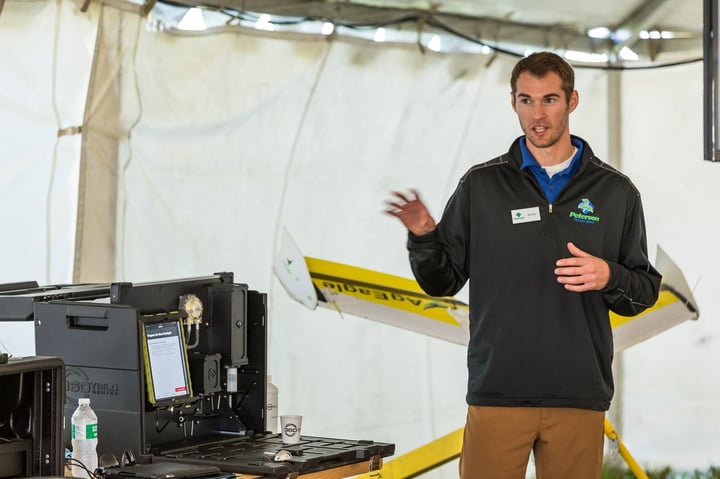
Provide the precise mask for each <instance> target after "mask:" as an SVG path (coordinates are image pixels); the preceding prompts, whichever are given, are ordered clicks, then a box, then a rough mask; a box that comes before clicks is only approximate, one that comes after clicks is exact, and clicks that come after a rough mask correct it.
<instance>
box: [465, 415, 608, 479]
mask: <svg viewBox="0 0 720 479" xmlns="http://www.w3.org/2000/svg"><path fill="white" fill-rule="evenodd" d="M604 420H605V413H604V412H602V411H590V410H586V409H573V408H541V407H493V406H469V407H468V414H467V423H466V424H465V434H464V438H463V446H462V452H461V454H460V477H461V479H524V478H525V472H526V470H527V464H528V460H529V458H530V451H533V453H534V455H535V472H536V476H537V479H599V478H600V474H601V470H602V460H603V445H604V437H603V434H604Z"/></svg>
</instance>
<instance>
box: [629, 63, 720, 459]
mask: <svg viewBox="0 0 720 479" xmlns="http://www.w3.org/2000/svg"><path fill="white" fill-rule="evenodd" d="M702 75H703V72H702V64H699V63H698V64H693V65H687V66H679V67H674V68H665V69H662V70H646V71H639V72H626V73H624V76H623V95H624V102H623V124H624V129H623V134H624V142H623V156H624V162H623V165H624V171H625V172H626V173H627V174H628V175H630V176H631V177H632V178H633V179H634V181H635V184H636V185H637V186H638V188H639V189H640V191H641V193H642V196H643V205H644V207H645V214H646V221H647V225H648V232H649V241H650V243H651V244H650V248H651V251H653V250H654V247H655V243H658V244H660V245H661V246H662V247H663V249H664V250H665V251H667V252H668V254H669V255H670V256H671V257H672V258H673V259H674V260H675V261H676V262H677V263H678V264H679V265H680V267H681V268H682V269H683V271H684V274H685V276H686V278H687V280H688V283H689V285H690V286H691V287H692V288H694V292H693V294H694V296H695V299H696V300H697V302H698V304H699V307H700V319H699V320H698V321H697V322H691V323H684V324H681V325H679V326H677V327H675V328H673V329H671V330H669V331H666V332H664V333H662V334H660V335H658V336H656V337H654V338H651V339H650V340H648V341H645V342H643V343H641V344H638V345H637V346H634V347H632V348H630V349H629V350H628V351H627V352H626V353H625V380H624V395H623V401H624V410H625V414H624V416H625V419H624V439H625V440H626V442H627V444H628V445H629V447H631V451H632V452H633V453H634V454H635V455H636V456H637V457H638V458H639V459H640V460H641V461H642V462H649V463H652V464H656V465H661V464H666V463H669V464H672V465H674V466H675V467H678V468H685V469H692V468H696V467H703V466H704V465H706V464H715V465H717V464H719V463H720V439H719V438H718V435H717V424H718V423H720V402H718V398H719V397H720V372H718V369H717V367H715V365H716V364H720V348H719V347H718V339H720V323H719V322H718V321H717V319H718V317H719V316H720V276H719V275H718V271H719V270H720V256H719V255H718V254H717V246H716V244H715V243H716V241H717V238H718V237H720V223H718V222H717V221H715V220H714V218H713V214H712V213H711V212H710V211H708V205H712V204H713V203H714V200H715V197H716V196H717V195H716V193H717V188H718V186H717V185H718V181H720V169H718V167H720V165H718V164H713V163H710V162H705V161H700V160H701V158H702V156H703V150H702V145H703V134H702V132H703V124H702V105H703V98H702V78H703V76H702Z"/></svg>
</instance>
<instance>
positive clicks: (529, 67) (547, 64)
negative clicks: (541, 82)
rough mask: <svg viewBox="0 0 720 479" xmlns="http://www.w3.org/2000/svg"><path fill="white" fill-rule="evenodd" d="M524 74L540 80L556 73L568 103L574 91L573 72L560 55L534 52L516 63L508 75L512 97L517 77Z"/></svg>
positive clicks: (515, 89)
mask: <svg viewBox="0 0 720 479" xmlns="http://www.w3.org/2000/svg"><path fill="white" fill-rule="evenodd" d="M524 72H528V73H530V74H531V75H533V76H536V77H538V78H542V77H544V76H545V75H547V74H548V73H550V72H554V73H557V75H558V76H559V77H560V80H561V81H562V89H563V91H564V92H565V98H566V99H567V101H570V95H571V94H572V92H573V90H574V89H575V71H574V70H573V68H572V67H571V66H570V64H569V63H568V62H566V61H565V60H564V59H563V58H562V57H561V56H560V55H557V54H555V53H552V52H535V53H533V54H531V55H529V56H527V57H525V58H523V59H521V60H520V61H519V62H517V63H516V64H515V68H513V71H512V75H510V89H511V92H512V95H513V97H514V96H515V93H516V92H517V80H518V77H519V76H520V74H521V73H524Z"/></svg>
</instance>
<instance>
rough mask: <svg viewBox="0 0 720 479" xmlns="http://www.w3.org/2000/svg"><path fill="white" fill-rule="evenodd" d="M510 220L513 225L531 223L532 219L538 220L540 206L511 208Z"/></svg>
mask: <svg viewBox="0 0 720 479" xmlns="http://www.w3.org/2000/svg"><path fill="white" fill-rule="evenodd" d="M510 214H511V215H512V222H513V224H514V225H517V224H520V223H531V222H533V221H540V219H541V218H540V207H539V206H533V207H532V208H521V209H519V210H511V211H510Z"/></svg>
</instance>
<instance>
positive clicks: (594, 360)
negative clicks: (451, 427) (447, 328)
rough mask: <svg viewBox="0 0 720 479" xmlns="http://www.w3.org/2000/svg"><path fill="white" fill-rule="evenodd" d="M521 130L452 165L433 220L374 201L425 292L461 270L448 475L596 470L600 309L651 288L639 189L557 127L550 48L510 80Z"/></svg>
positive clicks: (609, 346) (572, 97) (602, 370)
mask: <svg viewBox="0 0 720 479" xmlns="http://www.w3.org/2000/svg"><path fill="white" fill-rule="evenodd" d="M510 86H511V95H512V96H511V104H512V108H513V109H514V110H515V112H516V113H517V115H518V119H519V120H520V126H521V128H522V130H523V133H524V135H523V136H521V137H520V138H518V139H517V140H516V141H515V142H514V143H513V144H512V145H511V147H510V150H509V151H508V152H507V153H506V154H504V155H502V156H499V157H497V158H495V159H493V160H491V161H489V162H486V163H482V164H479V165H475V166H473V167H472V168H470V170H469V171H468V172H467V173H466V174H465V175H464V176H463V177H462V179H461V180H460V182H459V184H458V187H457V189H456V190H455V193H454V194H453V196H452V197H451V198H450V200H449V201H448V203H447V206H446V207H445V210H444V212H443V215H442V218H441V220H440V222H439V223H437V224H436V223H435V220H434V219H433V218H432V217H431V216H430V214H429V212H428V210H427V208H426V207H425V205H424V204H423V202H422V201H421V200H420V198H419V197H418V194H417V192H415V191H411V194H403V193H399V192H393V195H394V197H393V198H392V199H391V200H390V201H388V202H387V203H388V208H387V210H386V212H387V213H388V214H390V215H392V216H395V217H397V218H399V219H400V220H401V221H402V222H403V224H404V225H405V227H406V228H407V229H408V231H409V233H408V250H409V253H410V263H411V266H412V270H413V273H414V274H415V277H416V279H417V281H418V283H419V284H420V286H421V287H422V288H423V289H424V290H425V291H426V292H427V293H428V294H430V295H434V296H451V295H454V294H455V293H457V292H458V291H459V290H460V289H461V288H462V287H463V286H464V284H465V282H466V281H468V280H469V281H470V292H469V298H470V342H469V345H468V356H467V365H468V390H467V398H466V399H467V403H468V413H467V421H466V424H465V433H464V440H463V448H462V454H461V458H460V476H461V478H463V479H484V478H488V479H516V478H517V479H521V478H524V477H525V470H526V468H527V463H528V459H529V455H530V452H531V451H532V452H533V453H534V457H535V468H536V474H537V478H538V479H593V478H599V477H600V473H601V468H602V457H603V442H604V438H603V422H604V417H605V411H606V410H607V409H608V407H609V406H610V400H611V398H612V394H613V378H612V370H611V366H612V356H613V339H612V331H611V326H610V320H609V311H610V310H612V311H613V312H615V313H617V314H622V315H635V314H638V313H640V312H641V311H643V310H644V309H646V308H648V307H649V306H651V305H652V304H654V302H655V301H656V299H657V295H658V291H659V287H660V279H661V277H660V274H659V273H658V272H657V271H656V270H655V268H653V266H652V265H651V264H650V261H649V260H648V258H647V243H646V237H645V220H644V215H643V210H642V204H641V201H640V195H639V193H638V191H637V189H636V188H635V186H634V185H633V184H632V182H631V181H630V180H629V179H628V178H627V177H626V176H624V175H622V174H621V173H619V172H618V171H616V170H615V169H613V168H612V167H610V166H608V165H607V164H605V163H603V162H602V161H600V160H599V159H598V158H597V157H595V155H594V154H593V152H592V150H591V148H590V146H589V145H588V144H587V143H586V142H585V141H584V140H582V139H581V138H579V137H576V136H572V135H571V134H570V130H569V116H570V113H572V111H573V110H574V109H575V108H576V107H577V104H578V101H579V96H578V92H577V91H576V90H575V89H574V72H573V69H572V67H571V66H570V65H569V64H568V63H567V62H566V61H565V60H563V59H562V58H561V57H559V56H558V55H555V54H553V53H548V52H539V53H534V54H532V55H530V56H528V57H526V58H523V59H521V60H520V61H519V62H518V63H517V64H516V66H515V68H514V69H513V72H512V76H511V79H510Z"/></svg>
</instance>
